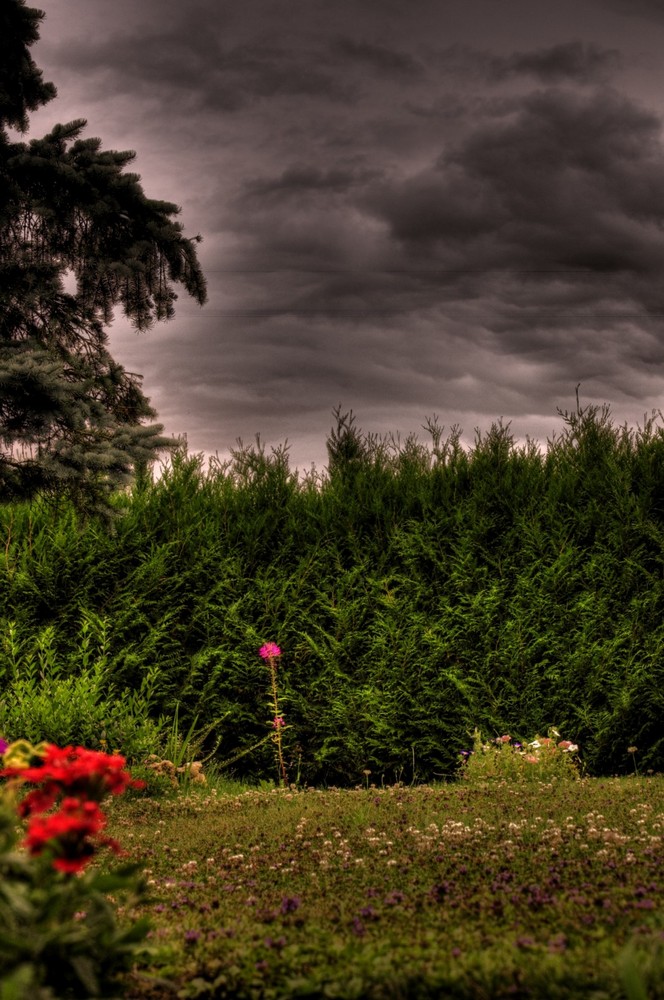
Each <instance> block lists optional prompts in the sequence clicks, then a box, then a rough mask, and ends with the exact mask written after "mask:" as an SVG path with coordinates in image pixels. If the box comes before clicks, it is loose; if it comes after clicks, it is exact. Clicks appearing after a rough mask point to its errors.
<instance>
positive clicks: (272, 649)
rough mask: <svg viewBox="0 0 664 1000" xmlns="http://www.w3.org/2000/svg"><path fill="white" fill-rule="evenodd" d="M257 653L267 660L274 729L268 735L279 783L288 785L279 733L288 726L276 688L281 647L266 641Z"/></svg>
mask: <svg viewBox="0 0 664 1000" xmlns="http://www.w3.org/2000/svg"><path fill="white" fill-rule="evenodd" d="M258 655H259V656H260V658H261V659H262V660H267V665H268V667H269V668H270V679H271V690H270V701H269V702H268V704H269V706H270V708H271V709H272V713H273V719H272V729H273V730H274V732H273V733H271V734H270V735H271V736H272V740H273V742H274V748H275V756H276V759H277V767H278V769H279V775H280V778H281V783H282V785H284V786H286V785H288V773H287V771H286V764H285V761H284V751H283V745H282V739H281V734H282V732H283V730H284V729H287V728H288V727H287V726H286V723H285V721H284V716H283V713H282V712H281V710H280V709H279V691H278V689H277V657H279V656H281V649H280V648H279V646H277V644H276V642H266V643H265V645H263V646H261V648H260V649H259V650H258Z"/></svg>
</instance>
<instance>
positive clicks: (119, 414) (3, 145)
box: [0, 0, 206, 508]
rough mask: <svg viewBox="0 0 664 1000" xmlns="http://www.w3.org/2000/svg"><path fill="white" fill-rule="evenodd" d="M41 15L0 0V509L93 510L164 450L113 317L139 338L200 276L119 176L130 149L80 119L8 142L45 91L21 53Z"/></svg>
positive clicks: (163, 219)
mask: <svg viewBox="0 0 664 1000" xmlns="http://www.w3.org/2000/svg"><path fill="white" fill-rule="evenodd" d="M43 17H44V13H43V11H40V10H36V9H34V8H31V7H26V5H25V0H0V501H10V500H15V499H19V498H28V497H32V496H35V495H37V494H40V495H54V496H68V497H70V498H72V499H73V500H74V501H75V502H76V503H77V505H78V506H80V507H81V508H99V507H100V505H101V506H102V507H103V505H104V502H105V498H106V497H107V495H108V494H109V492H110V491H112V490H113V489H114V488H115V487H117V486H118V485H119V484H121V483H123V482H127V481H128V480H130V479H131V475H132V472H133V471H134V470H136V469H138V468H141V467H143V468H144V467H145V464H146V463H148V462H150V461H152V460H153V459H154V458H155V457H156V454H157V452H158V450H159V449H162V448H164V447H167V446H168V445H170V444H172V443H173V442H172V441H169V440H168V439H166V438H164V437H162V436H161V435H162V431H163V428H162V426H161V425H159V424H154V423H146V422H145V421H148V420H151V419H153V418H154V417H155V416H156V414H155V412H154V410H153V409H152V408H151V407H150V404H149V400H148V399H147V398H146V396H145V395H144V394H143V391H142V387H141V377H140V376H138V375H134V374H132V373H130V372H127V371H125V369H124V368H123V367H122V366H121V365H120V364H118V363H117V362H116V361H114V359H113V358H112V357H111V355H110V353H109V350H108V338H107V335H106V332H105V326H106V325H108V324H109V323H110V321H111V319H112V316H113V308H114V306H116V305H119V306H120V307H121V308H122V309H123V311H124V313H125V314H126V315H127V317H129V318H130V320H131V322H132V324H133V325H134V326H135V327H136V328H137V329H139V330H145V329H147V328H149V327H151V326H152V325H153V323H154V322H155V321H156V320H165V319H168V318H170V317H171V316H172V315H173V312H174V308H173V303H174V301H175V300H176V298H177V295H176V293H175V291H174V287H173V286H174V284H176V283H179V284H181V285H183V286H184V288H185V289H186V291H187V292H188V293H189V294H190V295H191V296H193V297H194V298H195V299H196V300H197V301H198V302H199V303H200V304H201V305H202V304H203V303H204V302H205V299H206V290H205V279H204V277H203V274H202V272H201V269H200V266H199V263H198V259H197V255H196V248H195V243H196V242H198V241H199V240H200V237H195V238H194V239H189V238H187V237H185V236H184V235H183V227H182V225H181V224H180V223H179V222H177V221H175V216H176V215H177V214H178V212H179V208H178V207H177V206H176V205H173V204H171V203H169V202H164V201H154V200H152V199H149V198H147V197H146V196H145V194H144V192H143V189H142V187H141V184H140V177H139V176H138V175H137V174H135V173H131V172H128V171H127V170H126V167H127V165H128V164H129V163H130V162H131V161H132V159H133V158H134V156H135V154H134V153H133V152H115V151H109V150H103V149H102V147H101V141H100V140H99V139H96V138H82V133H83V130H84V128H85V126H86V124H87V123H86V121H85V120H83V119H77V120H76V121H72V122H69V123H68V124H65V125H57V126H56V127H55V128H54V129H53V130H52V131H51V132H50V133H49V134H48V135H46V136H44V138H42V139H32V140H31V141H29V142H23V141H18V142H17V141H12V137H11V135H10V132H9V131H8V130H9V129H13V130H15V131H16V132H18V133H21V134H23V133H25V132H26V131H27V130H28V112H30V111H35V110H36V109H37V108H39V107H40V106H42V105H44V104H46V103H47V102H48V101H51V100H52V99H53V98H54V97H55V96H56V90H55V87H54V86H53V84H51V83H46V82H44V80H43V78H42V72H41V70H39V69H38V67H37V66H36V65H35V63H34V61H33V59H32V57H31V54H30V51H29V49H30V46H31V45H33V44H34V42H36V41H37V40H38V38H39V22H40V21H41V20H42V18H43ZM17 138H18V137H17ZM65 278H68V279H69V281H68V282H67V284H65ZM74 282H75V291H74V292H70V291H67V288H69V287H70V285H71V286H73V284H74Z"/></svg>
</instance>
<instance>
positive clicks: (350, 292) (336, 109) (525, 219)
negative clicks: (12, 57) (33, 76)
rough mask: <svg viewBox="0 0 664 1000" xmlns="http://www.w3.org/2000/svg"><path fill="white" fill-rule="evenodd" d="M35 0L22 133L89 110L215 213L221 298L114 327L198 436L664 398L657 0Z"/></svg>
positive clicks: (552, 418) (114, 138)
mask: <svg viewBox="0 0 664 1000" xmlns="http://www.w3.org/2000/svg"><path fill="white" fill-rule="evenodd" d="M33 5H34V6H37V7H40V8H42V9H43V10H44V11H45V13H46V17H45V19H44V21H43V22H42V26H41V40H40V41H39V42H38V43H37V45H36V46H34V48H33V50H32V51H33V56H34V58H35V60H36V62H37V64H38V65H39V66H40V67H41V68H42V69H43V70H44V75H45V78H46V79H48V80H51V81H52V82H53V83H55V85H56V87H57V88H58V97H57V99H56V100H55V101H53V102H52V103H51V104H49V105H48V106H46V107H45V108H44V109H42V110H41V111H39V112H38V113H36V114H34V115H33V116H32V119H31V129H30V132H29V133H28V137H33V136H37V135H40V134H43V133H44V132H45V131H46V130H47V129H48V128H50V127H51V125H52V124H54V123H55V122H63V121H69V120H71V119H73V118H81V117H82V118H86V119H87V120H88V128H87V131H86V135H98V136H100V137H101V138H102V140H103V144H104V146H105V147H107V148H114V149H134V150H136V152H137V154H138V155H137V159H136V162H135V165H134V166H135V169H136V170H137V171H138V172H139V173H140V174H141V177H142V182H143V187H144V189H145V192H146V194H147V195H148V196H149V197H153V198H163V199H165V200H168V201H173V202H176V203H177V204H178V205H181V206H182V213H181V216H180V218H181V221H182V223H183V225H184V227H185V233H186V234H187V235H192V236H193V235H195V234H196V233H200V234H201V235H202V236H203V243H202V244H201V246H200V257H201V262H202V265H203V269H204V271H205V273H206V276H207V279H208V285H209V301H208V303H207V305H206V306H204V307H203V308H200V307H199V306H197V305H196V304H195V303H194V302H192V301H191V300H189V299H188V297H187V296H186V293H184V292H183V293H182V295H181V297H180V298H179V300H178V303H177V304H176V316H175V319H173V320H172V321H170V322H169V323H167V324H160V325H158V326H156V327H155V328H154V329H153V330H152V331H150V332H148V333H144V334H140V335H139V334H137V333H135V331H133V330H132V329H131V328H130V327H129V326H128V324H127V323H126V321H124V319H122V318H120V317H118V318H117V319H116V322H115V324H114V326H113V328H112V330H111V332H110V339H111V352H112V353H113V354H114V355H115V356H116V357H117V359H118V360H120V361H121V362H122V363H123V364H125V366H126V367H127V368H128V369H129V370H130V371H135V372H141V373H142V374H143V375H144V389H145V392H146V394H147V395H148V396H149V397H150V398H151V400H152V403H153V405H154V406H155V407H156V409H157V410H158V412H159V419H160V421H161V422H162V423H164V425H165V428H166V431H167V432H168V433H171V434H175V435H177V434H185V433H186V435H187V438H188V442H189V449H190V451H192V452H199V451H200V452H206V453H214V452H219V454H220V455H222V456H223V455H225V454H227V453H228V450H229V448H230V447H232V446H234V444H235V443H236V440H237V439H238V438H242V439H243V440H244V441H245V442H250V441H252V439H253V438H254V436H255V434H256V433H260V435H261V438H262V439H263V440H264V441H265V442H266V444H267V446H268V450H269V448H270V446H276V445H279V444H280V443H283V442H284V441H285V440H286V439H287V440H288V441H289V443H290V445H291V448H290V455H291V465H292V466H297V467H299V468H300V469H307V468H308V467H309V466H310V465H311V463H312V462H313V463H315V464H316V466H317V467H318V468H320V467H322V466H323V465H324V464H325V460H326V452H325V438H326V436H327V434H328V432H329V429H330V427H331V425H332V422H333V420H332V410H333V408H334V407H336V406H337V405H338V404H341V406H342V409H344V410H348V409H351V408H352V410H353V411H354V412H355V414H356V415H357V420H358V424H359V425H360V426H361V427H362V428H363V429H364V430H366V431H375V432H379V433H385V432H388V431H395V432H396V431H400V432H401V435H402V437H405V435H407V434H408V433H409V432H412V431H415V432H417V433H418V436H420V437H421V438H422V439H426V434H425V433H424V432H422V431H421V426H422V424H423V423H424V422H425V420H426V418H427V417H429V416H432V415H433V414H437V415H438V417H439V420H440V422H441V423H442V424H444V425H445V426H446V427H448V428H449V427H450V425H452V424H459V425H460V426H461V427H462V428H463V429H464V432H465V433H464V439H465V440H467V441H472V439H473V436H474V434H473V431H474V428H475V427H480V428H487V427H488V426H489V425H490V424H491V423H492V421H494V420H496V419H497V418H498V417H500V416H502V417H503V418H504V419H505V420H506V421H507V420H511V422H512V430H513V432H514V433H515V435H516V436H517V437H518V438H523V437H525V435H526V434H529V435H530V436H531V437H535V438H539V439H543V440H546V438H547V437H548V436H550V435H551V433H552V432H553V431H556V430H559V429H560V428H561V426H562V424H561V421H560V419H559V417H558V416H557V413H556V408H557V407H560V408H563V409H572V408H573V407H574V405H575V399H574V390H575V386H576V384H577V383H579V382H580V383H581V389H580V396H581V402H582V403H603V402H608V403H610V404H611V407H612V410H613V412H614V414H615V416H616V419H617V420H619V421H621V422H622V421H623V420H627V421H628V422H629V423H630V424H635V423H637V422H641V421H642V419H643V415H644V413H646V412H647V413H649V412H650V411H651V410H652V409H653V408H655V409H658V408H659V407H662V406H663V404H664V386H663V382H662V377H663V375H664V370H663V362H664V229H663V225H664V136H663V133H662V117H663V116H664V60H663V59H662V52H664V3H662V0H556V3H551V2H550V0H226V2H221V0H188V2H186V3H185V2H183V0H139V2H136V0H42V2H41V3H40V2H39V0H34V3H33Z"/></svg>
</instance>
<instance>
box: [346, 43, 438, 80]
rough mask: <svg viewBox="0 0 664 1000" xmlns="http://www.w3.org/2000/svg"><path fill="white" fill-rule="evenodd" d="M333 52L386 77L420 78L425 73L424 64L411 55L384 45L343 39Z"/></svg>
mask: <svg viewBox="0 0 664 1000" xmlns="http://www.w3.org/2000/svg"><path fill="white" fill-rule="evenodd" d="M331 50H332V53H333V54H335V55H339V56H341V57H343V58H344V60H347V61H351V62H357V63H359V64H360V66H362V67H366V68H368V69H371V70H374V71H376V72H378V73H384V74H385V75H386V76H396V77H419V76H421V75H422V74H423V73H424V67H423V65H422V63H421V62H420V61H419V60H418V59H415V58H414V57H413V56H412V55H411V54H410V53H408V52H401V51H399V50H398V49H392V48H386V47H385V46H384V45H373V44H371V43H370V42H366V41H359V42H358V41H355V39H353V38H347V37H341V38H338V39H337V40H336V41H335V42H334V43H333V44H332V46H331Z"/></svg>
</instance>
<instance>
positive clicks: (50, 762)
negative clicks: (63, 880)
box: [0, 744, 145, 873]
mask: <svg viewBox="0 0 664 1000" xmlns="http://www.w3.org/2000/svg"><path fill="white" fill-rule="evenodd" d="M124 767H125V758H124V757H120V756H117V755H115V756H111V755H109V754H105V753H99V752H98V751H95V750H86V749H85V748H84V747H71V746H68V747H64V748H60V747H56V746H53V745H52V744H49V745H47V747H46V750H45V753H44V754H43V756H42V758H41V762H40V763H39V764H38V765H36V766H33V767H6V768H4V769H3V770H2V771H0V777H3V778H10V779H14V780H15V781H17V782H18V783H29V784H33V785H37V786H38V787H37V788H35V790H34V791H32V792H29V793H28V794H27V795H26V796H25V798H24V799H23V800H22V802H21V803H20V804H19V806H18V813H19V815H20V816H22V817H26V816H27V817H30V822H29V825H28V832H27V836H26V838H25V840H24V845H25V846H26V847H27V848H28V850H29V851H30V853H31V854H32V855H38V854H42V853H43V851H44V850H48V851H50V852H51V853H52V854H53V855H54V858H53V867H54V868H56V869H58V870H59V871H63V872H68V873H72V872H77V871H80V870H81V869H82V868H84V867H85V865H86V864H87V863H88V862H89V861H90V860H91V858H92V857H93V856H94V853H95V850H96V848H97V847H98V846H101V847H104V846H106V847H110V848H111V850H113V851H115V852H116V854H117V853H119V851H120V846H119V844H118V843H117V841H115V840H113V839H112V838H111V837H104V836H102V835H101V830H102V829H103V827H104V826H105V825H106V817H105V816H104V813H103V812H102V811H101V809H100V808H99V805H98V803H99V802H101V801H102V799H104V798H105V797H106V796H107V795H109V794H111V795H119V794H120V793H121V792H123V791H124V790H125V788H129V787H134V788H142V787H144V784H145V783H144V782H141V781H134V780H132V777H131V775H130V774H129V772H128V771H125V769H124ZM54 805H58V811H57V812H55V813H52V814H51V815H49V816H45V815H44V813H47V812H48V810H49V809H51V808H52V807H53V806H54Z"/></svg>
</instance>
